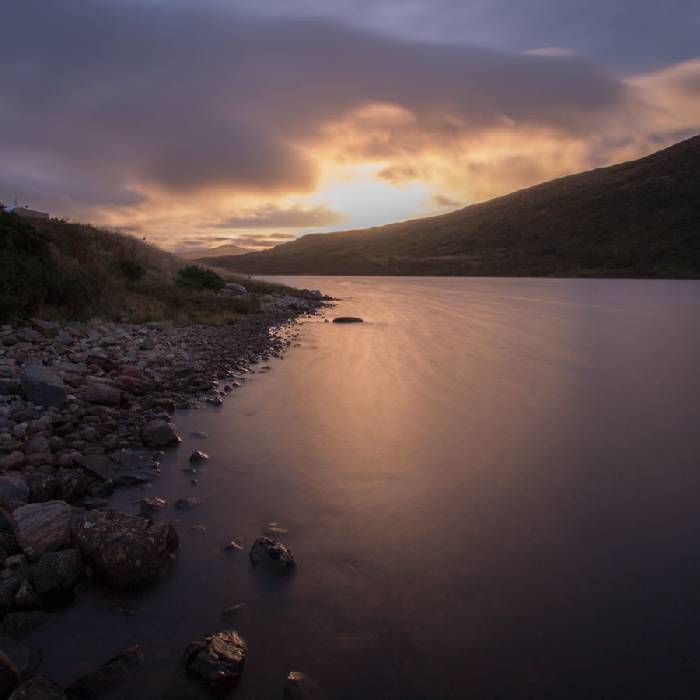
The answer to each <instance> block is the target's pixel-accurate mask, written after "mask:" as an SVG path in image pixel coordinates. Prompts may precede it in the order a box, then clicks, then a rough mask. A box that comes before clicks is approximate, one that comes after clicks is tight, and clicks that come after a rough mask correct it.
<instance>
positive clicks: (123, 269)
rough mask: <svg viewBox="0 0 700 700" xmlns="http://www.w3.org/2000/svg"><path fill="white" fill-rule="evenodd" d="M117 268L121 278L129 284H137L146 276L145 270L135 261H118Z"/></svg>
mask: <svg viewBox="0 0 700 700" xmlns="http://www.w3.org/2000/svg"><path fill="white" fill-rule="evenodd" d="M117 268H118V269H119V273H120V274H121V276H122V277H124V279H126V280H128V281H129V282H138V281H139V280H140V279H141V278H142V277H143V276H144V275H145V274H146V268H145V267H144V266H143V265H142V264H141V263H139V262H136V261H135V260H128V259H124V260H120V261H119V262H118V263H117Z"/></svg>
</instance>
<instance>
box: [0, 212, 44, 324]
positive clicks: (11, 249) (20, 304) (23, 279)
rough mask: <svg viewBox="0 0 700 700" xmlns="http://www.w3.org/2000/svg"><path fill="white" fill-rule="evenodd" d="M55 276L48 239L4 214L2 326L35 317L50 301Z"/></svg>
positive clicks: (0, 222) (0, 233) (0, 235)
mask: <svg viewBox="0 0 700 700" xmlns="http://www.w3.org/2000/svg"><path fill="white" fill-rule="evenodd" d="M55 273H56V270H55V265H54V261H53V258H52V256H51V250H50V247H49V244H48V242H47V240H46V238H45V237H44V236H42V235H41V234H40V233H37V232H36V231H35V230H34V229H33V228H32V227H31V226H29V225H27V224H25V223H23V222H21V221H19V220H16V219H14V218H10V215H8V214H5V213H0V323H7V322H10V321H15V320H17V319H21V318H25V317H27V316H31V315H32V314H33V313H34V312H35V311H36V309H38V308H39V307H40V306H41V305H42V304H44V303H45V302H46V300H47V298H48V296H49V289H50V287H51V284H52V281H53V280H54V279H55Z"/></svg>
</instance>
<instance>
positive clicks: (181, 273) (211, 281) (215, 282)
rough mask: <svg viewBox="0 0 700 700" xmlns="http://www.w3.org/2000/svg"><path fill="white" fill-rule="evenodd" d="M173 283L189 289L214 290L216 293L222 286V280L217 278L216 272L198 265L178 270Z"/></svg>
mask: <svg viewBox="0 0 700 700" xmlns="http://www.w3.org/2000/svg"><path fill="white" fill-rule="evenodd" d="M175 282H176V283H177V284H179V285H180V286H181V287H188V288H190V289H214V290H217V291H218V290H219V289H221V288H222V287H223V286H224V280H223V278H222V277H219V275H217V274H216V272H212V270H208V269H207V268H205V267H199V266H198V265H186V266H185V267H183V268H182V269H181V270H178V272H177V274H176V275H175Z"/></svg>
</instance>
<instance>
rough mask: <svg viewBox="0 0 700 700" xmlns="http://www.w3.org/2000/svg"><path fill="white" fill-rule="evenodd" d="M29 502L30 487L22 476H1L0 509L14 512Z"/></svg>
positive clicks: (15, 474) (9, 474)
mask: <svg viewBox="0 0 700 700" xmlns="http://www.w3.org/2000/svg"><path fill="white" fill-rule="evenodd" d="M28 502H29V487H28V486H27V482H26V481H25V479H24V477H23V476H22V474H20V473H19V472H7V473H5V474H3V475H2V476H0V507H2V508H5V509H6V510H8V511H13V510H15V509H16V508H19V507H20V506H23V505H25V504H26V503H28Z"/></svg>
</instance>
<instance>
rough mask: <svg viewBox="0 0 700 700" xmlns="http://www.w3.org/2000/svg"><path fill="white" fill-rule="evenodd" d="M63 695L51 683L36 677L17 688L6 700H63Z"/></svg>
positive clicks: (64, 696) (64, 697)
mask: <svg viewBox="0 0 700 700" xmlns="http://www.w3.org/2000/svg"><path fill="white" fill-rule="evenodd" d="M65 699H66V695H65V693H64V692H63V691H62V690H61V689H60V688H59V687H58V686H57V685H56V684H55V683H51V681H47V680H46V678H41V677H40V676H37V677H36V678H32V679H31V680H29V681H27V682H26V683H24V684H22V685H21V686H20V687H19V688H17V689H16V690H15V691H14V692H13V693H12V695H10V697H9V698H8V700H65Z"/></svg>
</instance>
